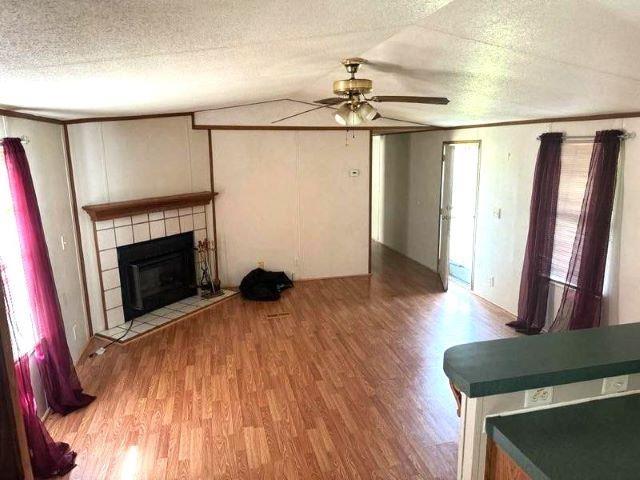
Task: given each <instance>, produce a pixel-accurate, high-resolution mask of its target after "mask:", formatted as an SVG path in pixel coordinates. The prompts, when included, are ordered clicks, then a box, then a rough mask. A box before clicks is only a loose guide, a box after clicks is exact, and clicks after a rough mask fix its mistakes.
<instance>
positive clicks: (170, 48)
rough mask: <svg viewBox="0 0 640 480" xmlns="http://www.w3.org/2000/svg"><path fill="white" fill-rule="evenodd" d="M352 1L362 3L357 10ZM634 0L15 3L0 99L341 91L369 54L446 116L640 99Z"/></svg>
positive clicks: (157, 104) (189, 104)
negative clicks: (339, 81)
mask: <svg viewBox="0 0 640 480" xmlns="http://www.w3.org/2000/svg"><path fill="white" fill-rule="evenodd" d="M345 5H348V7H349V11H345ZM638 44H640V2H638V1H637V0H619V1H613V0H609V1H607V0H592V1H587V0H562V1H540V0H536V1H528V0H520V1H512V0H486V1H483V0H453V1H447V0H433V1H409V0H402V1H391V2H390V1H380V0H376V1H372V0H351V1H350V2H348V3H345V2H343V1H338V0H328V1H316V2H309V1H294V0H292V1H262V2H260V1H247V0H244V1H242V0H241V1H210V2H205V1H196V0H184V1H181V0H165V1H151V0H147V1H135V0H134V1H131V0H129V1H124V0H121V1H114V0H108V1H100V2H92V1H88V0H87V1H68V0H65V1H56V2H51V1H46V0H40V1H4V2H2V9H0V104H2V105H4V106H6V107H9V108H16V109H21V110H24V111H29V112H31V113H41V114H48V115H51V116H55V117H59V118H77V117H86V116H102V115H135V114H146V113H158V112H170V111H191V110H204V109H208V108H216V107H221V106H228V105H233V104H241V103H247V102H255V101H261V100H270V99H276V98H294V99H298V100H304V101H310V100H314V99H316V98H321V97H326V96H329V95H330V94H331V81H332V80H334V79H336V78H342V77H344V76H345V72H344V70H343V69H342V67H341V66H340V65H339V63H338V62H339V60H340V59H341V58H343V57H346V56H355V55H358V56H363V57H365V58H367V59H368V60H369V61H370V62H371V64H370V65H366V66H364V67H363V68H362V71H361V76H366V77H368V78H371V79H372V80H373V81H374V88H375V93H376V94H379V95H383V94H384V95H387V94H389V95H393V94H405V95H412V94H413V95H443V96H447V97H449V98H450V99H451V103H450V104H449V105H448V106H424V105H402V104H385V105H383V106H381V107H380V111H381V112H382V113H383V114H384V115H387V116H392V117H396V118H403V119H407V120H412V121H416V122H422V123H428V124H435V125H456V124H471V123H484V122H494V121H506V120H518V119H527V118H538V117H546V116H565V115H567V116H568V115H584V114H592V113H607V112H620V111H632V110H640V60H639V58H640V57H638V55H637V45H638Z"/></svg>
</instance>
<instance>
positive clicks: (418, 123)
mask: <svg viewBox="0 0 640 480" xmlns="http://www.w3.org/2000/svg"><path fill="white" fill-rule="evenodd" d="M378 118H384V119H385V120H391V121H394V122H403V123H413V124H414V125H420V126H421V127H432V126H433V125H429V124H427V123H420V122H413V121H411V120H403V119H401V118H393V117H385V116H384V115H380V114H378V115H376V117H375V118H374V120H377V119H378ZM382 128H384V127H382Z"/></svg>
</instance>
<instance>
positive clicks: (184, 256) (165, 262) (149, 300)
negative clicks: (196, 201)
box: [118, 232, 197, 320]
mask: <svg viewBox="0 0 640 480" xmlns="http://www.w3.org/2000/svg"><path fill="white" fill-rule="evenodd" d="M118 268H119V271H120V285H121V288H122V305H123V309H124V318H125V320H131V319H133V318H135V317H139V316H140V315H144V314H145V313H147V312H150V311H152V310H155V309H157V308H160V307H163V306H165V305H168V304H170V303H173V302H177V301H178V300H181V299H183V298H186V297H190V296H192V295H195V294H196V293H197V288H196V273H195V258H194V249H193V232H188V233H181V234H178V235H172V236H170V237H165V238H159V239H155V240H148V241H146V242H140V243H134V244H133V245H125V246H122V247H118Z"/></svg>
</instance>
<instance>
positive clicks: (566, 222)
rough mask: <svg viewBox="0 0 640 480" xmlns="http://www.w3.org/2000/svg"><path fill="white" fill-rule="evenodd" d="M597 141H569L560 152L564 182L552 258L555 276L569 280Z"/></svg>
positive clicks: (555, 277)
mask: <svg viewBox="0 0 640 480" xmlns="http://www.w3.org/2000/svg"><path fill="white" fill-rule="evenodd" d="M592 150H593V142H584V143H582V142H581V143H577V142H565V143H563V144H562V151H561V153H560V165H561V171H560V185H559V189H558V209H557V216H556V229H555V234H554V242H553V256H552V259H551V274H550V276H551V279H552V280H555V281H558V282H561V283H565V282H566V278H567V270H568V268H569V261H570V260H571V253H572V251H573V242H574V241H575V237H576V230H577V227H578V219H579V218H580V212H581V210H582V200H583V197H584V192H585V188H586V185H587V176H588V173H589V162H590V160H591V151H592Z"/></svg>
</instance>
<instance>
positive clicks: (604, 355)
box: [444, 323, 640, 478]
mask: <svg viewBox="0 0 640 480" xmlns="http://www.w3.org/2000/svg"><path fill="white" fill-rule="evenodd" d="M444 371H445V373H446V374H447V376H448V377H449V379H450V380H451V381H452V382H453V383H454V384H455V385H456V387H458V388H459V389H460V390H461V391H462V392H464V393H465V394H466V395H467V396H468V397H484V396H487V395H496V394H499V393H508V392H516V391H520V390H528V389H531V388H539V387H545V386H549V385H562V384H566V383H573V382H582V381H586V380H594V379H597V378H604V377H614V376H616V375H626V374H631V373H638V372H640V323H630V324H627V325H617V326H613V327H602V328H592V329H589V330H576V331H572V332H560V333H547V334H542V335H534V336H526V337H524V336H523V337H517V338H507V339H503V340H491V341H488V342H475V343H468V344H465V345H458V346H455V347H452V348H449V349H448V350H447V351H446V352H445V353H444ZM639 478H640V474H639Z"/></svg>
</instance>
